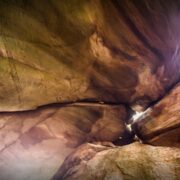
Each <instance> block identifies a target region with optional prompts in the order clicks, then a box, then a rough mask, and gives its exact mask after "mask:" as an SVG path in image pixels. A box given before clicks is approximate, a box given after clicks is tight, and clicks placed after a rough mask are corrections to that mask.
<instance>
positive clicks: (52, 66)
mask: <svg viewBox="0 0 180 180" xmlns="http://www.w3.org/2000/svg"><path fill="white" fill-rule="evenodd" d="M178 3H179V2H178V1H177V0H172V1H163V2H161V1H153V2H152V1H151V0H147V1H144V0H140V1H127V0H122V1H118V0H115V1H100V0H95V1H86V0H78V1H77V0H71V1H68V2H67V1H66V0H61V1H58V0H54V1H48V2H46V3H44V1H43V0H38V2H37V1H36V0H31V1H28V2H25V1H24V0H18V1H14V0H9V1H5V0H3V1H1V2H0V27H1V28H0V34H1V35H0V79H1V80H0V111H16V110H27V109H28V110H29V109H34V108H36V107H37V106H40V105H43V104H50V103H54V102H61V103H62V102H72V101H80V100H88V101H89V100H91V101H106V102H113V103H122V102H123V103H124V102H125V103H127V104H140V105H141V106H147V104H148V103H149V102H151V101H154V100H157V99H158V98H159V97H160V96H161V95H162V94H164V92H165V89H166V88H167V87H169V86H170V85H171V84H172V83H174V82H176V81H177V78H179V68H180V67H179V63H178V59H179V45H178V43H179V37H180V34H179V32H180V31H179V30H180V26H179V23H178V17H179V11H178V8H177V7H178V5H177V4H178ZM107 12H108V13H107Z"/></svg>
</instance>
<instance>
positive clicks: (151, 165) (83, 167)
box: [52, 143, 180, 180]
mask: <svg viewBox="0 0 180 180" xmlns="http://www.w3.org/2000/svg"><path fill="white" fill-rule="evenodd" d="M179 176H180V150H179V149H178V148H169V147H153V146H150V145H143V144H140V143H134V144H130V145H127V146H123V147H115V148H110V147H105V146H102V145H94V144H84V145H82V146H80V147H79V148H78V149H77V150H76V151H75V152H73V153H72V154H71V155H70V156H69V157H68V158H66V160H65V162H64V163H63V165H62V166H61V168H60V169H59V170H58V172H57V173H56V175H55V176H54V177H53V178H52V180H82V179H85V180H95V179H96V180H120V179H127V180H144V179H146V180H152V179H158V180H178V179H179Z"/></svg>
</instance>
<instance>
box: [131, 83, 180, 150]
mask: <svg viewBox="0 0 180 180" xmlns="http://www.w3.org/2000/svg"><path fill="white" fill-rule="evenodd" d="M133 127H134V130H135V133H136V134H137V135H138V136H139V138H140V139H142V141H143V142H145V143H149V144H152V145H162V146H177V147H180V84H178V85H177V86H176V87H175V88H174V89H173V90H172V91H171V92H170V93H169V94H168V95H167V96H166V97H164V98H163V99H162V100H161V101H159V102H158V103H157V104H156V105H155V106H154V107H151V108H149V109H148V110H147V111H146V112H145V113H144V115H143V116H142V117H140V118H139V119H137V121H136V122H135V123H134V125H133Z"/></svg>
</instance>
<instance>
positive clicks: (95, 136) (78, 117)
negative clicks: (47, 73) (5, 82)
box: [0, 103, 127, 180]
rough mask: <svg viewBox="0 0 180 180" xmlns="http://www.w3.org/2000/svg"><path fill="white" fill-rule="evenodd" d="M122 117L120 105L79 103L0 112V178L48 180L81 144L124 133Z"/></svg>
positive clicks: (123, 112) (113, 138) (112, 137)
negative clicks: (24, 110) (25, 110)
mask: <svg viewBox="0 0 180 180" xmlns="http://www.w3.org/2000/svg"><path fill="white" fill-rule="evenodd" d="M125 118H126V110H125V108H124V107H123V106H121V105H119V106H118V105H117V106H116V105H115V106H109V105H98V104H94V105H93V104H83V103H80V104H72V105H68V106H59V105H52V106H47V107H41V108H39V109H37V110H33V111H27V112H13V113H12V112H11V113H0V142H1V143H0V179H2V180H3V179H9V180H10V179H15V180H16V179H17V180H23V179H28V180H30V179H40V180H41V179H42V180H45V179H47V180H48V179H50V177H52V175H53V174H54V173H55V172H56V170H57V168H59V165H60V164H61V163H62V162H63V160H64V159H65V158H66V157H67V156H68V155H69V154H70V153H71V152H72V151H73V150H74V149H75V148H76V147H77V146H79V145H81V144H82V143H83V142H87V141H115V140H116V139H118V137H119V136H122V135H123V134H124V133H127V131H126V127H125V123H124V121H125ZM104 144H110V142H109V143H106V142H104ZM42 170H43V171H42Z"/></svg>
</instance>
